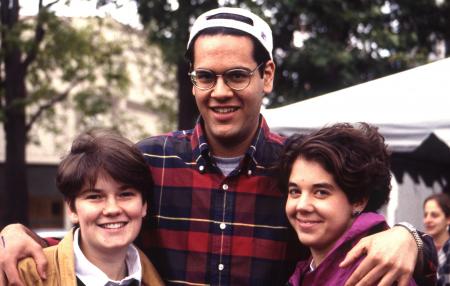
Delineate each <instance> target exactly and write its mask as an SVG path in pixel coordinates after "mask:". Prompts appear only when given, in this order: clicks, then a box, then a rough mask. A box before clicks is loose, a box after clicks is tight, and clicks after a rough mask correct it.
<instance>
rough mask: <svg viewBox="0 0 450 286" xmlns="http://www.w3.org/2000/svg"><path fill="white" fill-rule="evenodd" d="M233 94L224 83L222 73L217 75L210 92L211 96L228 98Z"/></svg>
mask: <svg viewBox="0 0 450 286" xmlns="http://www.w3.org/2000/svg"><path fill="white" fill-rule="evenodd" d="M232 96H233V90H232V89H231V88H230V87H229V86H228V85H227V84H226V82H225V78H224V77H223V76H222V75H217V79H216V84H215V86H214V87H213V90H212V92H211V97H214V98H228V97H232Z"/></svg>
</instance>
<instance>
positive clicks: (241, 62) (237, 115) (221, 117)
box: [192, 35, 275, 156]
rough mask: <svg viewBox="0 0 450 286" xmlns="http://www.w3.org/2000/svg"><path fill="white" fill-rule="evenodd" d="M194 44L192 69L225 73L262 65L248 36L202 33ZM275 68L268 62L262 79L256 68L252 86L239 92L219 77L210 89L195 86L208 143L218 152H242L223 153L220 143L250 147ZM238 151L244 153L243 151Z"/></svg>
mask: <svg viewBox="0 0 450 286" xmlns="http://www.w3.org/2000/svg"><path fill="white" fill-rule="evenodd" d="M194 45H195V48H194V63H193V67H192V68H193V70H198V69H203V70H210V71H213V72H214V73H216V74H223V73H224V72H225V71H228V70H230V69H244V70H248V71H251V70H254V69H255V68H256V67H257V66H258V65H259V64H261V63H257V62H255V60H254V59H253V43H252V41H251V39H250V38H249V37H245V36H233V35H212V36H211V35H201V36H199V37H198V38H197V39H196V40H195V43H194ZM274 71H275V65H274V64H273V62H272V61H269V62H268V63H267V64H266V65H265V69H264V76H263V78H261V76H260V73H259V72H258V70H256V71H255V72H254V74H253V75H252V77H251V80H250V83H249V85H248V86H247V87H246V88H244V89H242V90H238V91H236V90H233V89H231V88H230V87H229V86H228V85H226V84H225V82H224V80H223V78H222V77H220V76H219V77H218V78H217V83H216V84H215V86H214V87H213V88H211V89H209V90H201V89H198V88H196V87H195V86H194V87H193V89H192V93H193V94H194V96H195V100H196V103H197V107H198V109H199V111H200V114H201V116H202V118H203V120H204V123H205V131H206V135H207V138H208V143H209V144H210V145H211V146H212V148H213V152H214V153H215V155H218V156H230V155H231V156H233V155H241V154H232V152H231V153H228V154H227V153H226V152H223V153H222V154H220V152H218V150H219V149H220V147H221V146H225V147H228V148H229V149H230V146H235V145H239V144H242V146H243V147H245V148H244V149H247V148H248V145H249V144H250V141H251V139H252V138H253V136H254V135H255V132H256V129H257V128H258V121H259V112H260V109H261V103H262V99H263V97H264V94H265V93H268V92H270V91H271V90H272V81H273V75H274ZM222 149H226V148H222ZM228 151H230V150H228ZM231 151H232V150H231ZM236 151H238V152H241V153H242V150H236ZM218 153H219V154H218Z"/></svg>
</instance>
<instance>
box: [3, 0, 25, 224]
mask: <svg viewBox="0 0 450 286" xmlns="http://www.w3.org/2000/svg"><path fill="white" fill-rule="evenodd" d="M18 18H19V1H18V0H9V1H4V0H2V1H1V25H2V28H3V29H2V32H1V33H2V37H1V39H2V41H1V50H2V56H3V57H2V62H3V65H4V79H3V80H4V83H3V84H4V85H3V96H4V99H5V100H4V106H3V109H4V115H5V117H4V129H5V141H6V158H5V168H4V170H5V173H4V177H5V193H4V198H5V201H4V202H3V207H4V208H5V209H4V210H3V212H2V216H3V217H2V218H0V222H1V223H2V224H5V223H6V224H9V223H13V222H20V223H23V224H25V225H28V189H27V178H26V163H25V146H26V135H27V131H26V116H25V99H26V87H25V72H26V71H25V67H24V65H23V63H22V62H21V58H22V52H21V50H20V49H19V47H18V46H17V45H16V43H15V41H14V38H13V37H14V36H15V35H13V34H11V31H13V30H14V28H15V26H16V24H17V22H18ZM7 31H9V32H7ZM11 36H12V37H11Z"/></svg>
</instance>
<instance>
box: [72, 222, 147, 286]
mask: <svg viewBox="0 0 450 286" xmlns="http://www.w3.org/2000/svg"><path fill="white" fill-rule="evenodd" d="M79 231H80V229H79V228H78V229H76V230H75V233H74V240H73V251H74V254H75V273H76V275H77V277H78V278H79V279H80V280H81V282H83V284H85V285H86V286H91V285H92V286H98V285H120V286H125V285H129V284H130V283H132V282H133V281H134V280H137V281H138V282H139V283H138V284H139V285H140V284H141V277H142V267H141V260H140V259H139V253H138V251H137V249H136V247H134V246H133V245H132V244H130V245H129V246H128V249H127V255H126V258H125V263H126V265H127V269H128V276H127V277H125V278H123V279H122V280H120V281H115V280H111V279H109V278H108V276H107V275H106V274H105V273H104V272H103V271H101V270H100V269H99V268H98V267H97V266H95V265H94V264H92V263H91V262H90V261H89V260H88V259H87V258H86V256H84V254H83V252H82V251H81V248H80V246H79V244H78V242H79V239H78V237H79Z"/></svg>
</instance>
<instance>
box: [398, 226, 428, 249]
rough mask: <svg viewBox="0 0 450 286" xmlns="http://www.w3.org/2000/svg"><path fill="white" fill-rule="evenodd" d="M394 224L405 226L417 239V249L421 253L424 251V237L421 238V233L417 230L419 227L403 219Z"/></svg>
mask: <svg viewBox="0 0 450 286" xmlns="http://www.w3.org/2000/svg"><path fill="white" fill-rule="evenodd" d="M394 226H401V227H404V228H405V229H406V230H408V231H409V233H410V234H411V235H412V236H413V238H414V240H415V241H416V244H417V250H418V251H419V253H420V252H421V251H422V248H423V241H422V238H420V235H419V233H418V232H417V229H416V228H415V227H414V226H413V225H412V224H410V223H409V222H406V221H402V222H399V223H396V224H394Z"/></svg>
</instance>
